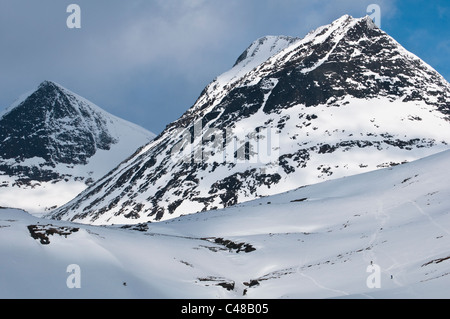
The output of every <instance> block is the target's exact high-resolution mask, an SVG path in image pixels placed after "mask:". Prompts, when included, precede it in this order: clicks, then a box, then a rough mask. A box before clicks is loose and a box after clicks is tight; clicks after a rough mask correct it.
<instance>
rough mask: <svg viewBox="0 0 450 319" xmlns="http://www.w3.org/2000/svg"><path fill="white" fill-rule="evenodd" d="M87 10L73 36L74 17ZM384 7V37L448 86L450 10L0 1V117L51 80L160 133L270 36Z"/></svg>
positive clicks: (362, 4)
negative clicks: (75, 8) (74, 11)
mask: <svg viewBox="0 0 450 319" xmlns="http://www.w3.org/2000/svg"><path fill="white" fill-rule="evenodd" d="M71 3H76V4H78V5H79V6H80V8H81V28H80V29H69V28H67V25H66V19H67V17H68V16H69V13H67V12H66V8H67V6H68V5H69V4H71ZM369 4H377V5H379V6H380V8H381V28H382V29H383V30H385V31H386V32H387V33H388V34H390V35H391V36H392V37H394V38H395V39H396V40H397V41H398V42H399V43H400V44H402V45H403V46H404V47H405V48H406V49H408V50H409V51H411V52H413V53H414V54H416V55H417V56H419V57H420V58H422V59H423V60H424V61H425V62H427V63H428V64H430V65H431V66H432V67H434V68H435V69H436V70H437V71H438V72H439V73H441V74H442V75H443V76H444V77H445V78H446V79H447V80H450V63H449V56H450V1H448V0H438V1H399V0H397V1H395V0H394V1H392V0H391V1H389V0H369V1H364V0H363V1H353V0H352V1H350V0H308V1H301V0H227V1H223V0H128V1H124V0H120V1H119V0H71V1H66V0H59V1H54V0H40V1H35V0H1V1H0V43H1V47H0V71H1V72H0V86H1V94H0V109H3V108H5V107H7V106H8V105H10V104H11V103H12V102H13V101H14V100H15V99H16V98H17V97H18V96H19V95H21V94H22V93H24V92H26V91H29V90H30V89H33V88H34V87H36V86H37V85H38V84H39V83H40V82H42V81H43V80H52V81H55V82H58V83H60V84H61V85H63V86H65V87H67V88H68V89H70V90H72V91H74V92H75V93H78V94H80V95H82V96H84V97H85V98H87V99H89V100H91V101H92V102H94V103H96V104H97V105H99V106H100V107H102V108H104V109H105V110H107V111H109V112H111V113H112V114H115V115H117V116H120V117H122V118H125V119H127V120H129V121H132V122H134V123H137V124H139V125H141V126H143V127H145V128H147V129H149V130H151V131H153V132H155V133H159V132H160V131H161V130H163V129H164V127H165V126H166V125H167V124H168V123H170V122H171V121H174V120H176V119H177V118H178V117H179V116H181V115H182V114H183V113H184V111H186V110H187V109H188V108H189V107H190V106H192V104H193V103H194V102H195V100H196V99H197V97H198V96H199V94H200V92H201V91H202V90H203V88H204V87H205V86H206V85H207V84H208V83H209V82H211V81H212V80H213V79H214V78H215V77H216V76H218V75H219V74H221V73H223V72H224V71H226V70H228V69H229V68H230V67H231V66H232V65H233V63H234V62H235V60H236V59H237V57H238V56H239V55H240V53H242V51H244V50H245V49H246V47H247V46H248V45H249V44H250V43H251V42H252V41H254V40H256V39H257V38H259V37H262V36H265V35H289V36H297V37H303V36H304V35H306V34H307V33H308V32H309V31H310V30H312V29H315V28H317V27H319V26H321V25H324V24H328V23H331V22H332V21H333V20H335V19H337V18H339V17H340V16H342V15H343V14H350V15H352V16H354V17H362V16H364V15H366V9H367V6H368V5H369Z"/></svg>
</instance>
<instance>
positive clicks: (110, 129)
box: [0, 81, 154, 212]
mask: <svg viewBox="0 0 450 319" xmlns="http://www.w3.org/2000/svg"><path fill="white" fill-rule="evenodd" d="M153 137H154V134H153V133H151V132H148V131H146V130H145V129H143V128H141V127H138V126H137V125H134V124H132V123H129V122H127V121H125V120H122V119H119V118H117V117H115V116H113V115H111V114H109V113H107V112H106V111H104V110H102V109H101V108H99V107H98V106H96V105H94V104H93V103H91V102H89V101H88V100H86V99H84V98H82V97H81V96H79V95H77V94H75V93H73V92H71V91H69V90H67V89H66V88H64V87H62V86H61V85H59V84H56V83H54V82H51V81H44V82H42V83H41V84H40V85H39V86H38V88H37V89H35V90H33V91H32V92H31V93H28V94H25V95H24V96H22V97H21V98H19V99H18V100H17V101H16V102H15V103H13V105H11V106H10V107H9V108H8V109H6V110H5V111H4V112H3V114H2V115H1V117H0V141H1V143H0V176H1V185H0V206H8V207H18V208H23V209H27V210H30V211H31V212H45V211H46V210H48V209H50V208H51V207H53V208H54V207H55V206H59V205H61V204H64V203H65V202H67V201H69V200H70V199H72V198H73V197H74V196H76V195H77V194H78V193H79V192H80V191H82V190H83V189H84V188H86V187H87V185H89V184H92V183H93V182H94V180H96V179H98V178H100V177H102V176H103V175H104V174H105V173H107V172H108V171H109V170H111V169H113V168H114V167H115V166H117V165H118V164H119V163H120V162H121V161H122V160H123V159H124V158H126V157H127V156H129V155H130V154H132V153H133V152H134V151H135V150H136V149H137V148H138V147H139V146H142V145H144V144H146V143H148V142H149V141H150V140H151V139H152V138H153Z"/></svg>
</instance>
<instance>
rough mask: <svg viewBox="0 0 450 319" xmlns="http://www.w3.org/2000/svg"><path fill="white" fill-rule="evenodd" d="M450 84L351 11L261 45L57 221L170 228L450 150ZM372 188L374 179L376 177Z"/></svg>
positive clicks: (68, 206)
mask: <svg viewBox="0 0 450 319" xmlns="http://www.w3.org/2000/svg"><path fill="white" fill-rule="evenodd" d="M449 115H450V84H449V83H448V82H447V81H446V80H445V79H444V78H443V77H442V76H441V75H440V74H438V72H436V71H435V70H434V69H433V68H431V67H430V66H429V65H428V64H426V63H425V62H423V61H422V60H421V59H419V58H418V57H417V56H415V55H414V54H412V53H410V52H408V51H407V50H405V49H404V48H403V47H402V46H401V45H400V44H399V43H397V42H396V41H395V40H394V39H392V38H391V37H390V36H389V35H387V34H386V33H385V32H384V31H382V30H381V29H379V28H378V27H377V26H376V25H375V24H374V23H373V22H372V21H371V19H370V18H369V17H364V18H358V19H357V18H353V17H351V16H348V15H345V16H343V17H341V18H339V19H337V20H336V21H334V22H332V23H331V24H329V25H326V26H322V27H320V28H318V29H316V30H314V31H312V32H310V33H309V34H308V35H306V36H305V37H304V38H302V39H300V38H293V37H285V36H280V37H274V36H268V37H264V38H261V39H258V40H256V41H255V42H253V43H252V44H251V45H250V46H249V47H248V48H247V49H246V50H245V51H244V52H243V53H242V54H241V55H240V56H239V58H238V59H237V61H236V63H235V64H234V66H233V67H232V68H231V69H230V70H229V71H227V72H225V73H224V74H222V75H220V76H218V77H217V78H216V79H215V80H214V81H213V82H211V83H210V84H209V85H208V86H207V87H206V88H205V89H204V90H203V92H202V93H201V95H200V96H199V98H198V100H197V101H196V103H195V104H194V105H193V106H192V107H191V108H190V109H188V110H187V111H186V112H185V114H183V115H182V116H181V117H180V118H179V119H178V120H176V121H174V122H173V123H170V124H169V125H168V126H167V127H166V129H165V130H164V131H163V132H162V133H161V134H159V135H158V136H157V137H156V138H155V139H154V140H153V141H152V142H150V143H149V144H147V145H146V146H145V147H143V148H141V149H140V150H139V151H138V152H136V153H135V154H134V155H133V156H131V157H129V158H128V159H127V160H126V161H123V162H122V163H121V164H120V165H119V166H117V167H116V168H115V169H114V170H112V171H111V172H109V173H108V174H107V175H106V176H104V177H103V178H102V179H100V180H98V181H97V182H96V183H95V184H93V185H91V186H90V187H89V188H88V189H86V190H85V191H84V192H82V193H81V194H79V196H77V197H76V198H75V199H74V200H72V201H71V202H69V203H68V204H66V205H64V206H62V207H60V208H58V209H56V210H55V211H53V212H51V213H50V215H49V217H52V218H55V219H67V220H72V221H77V222H83V223H93V224H113V223H119V224H133V223H140V222H148V221H160V220H165V219H170V218H174V217H177V216H180V215H183V214H190V213H195V212H199V211H204V210H211V209H216V208H222V207H227V206H230V205H234V204H238V203H242V202H244V201H248V200H251V199H255V198H259V197H263V196H267V195H272V194H276V193H281V192H283V191H287V190H291V189H294V188H298V187H301V186H304V185H307V184H313V183H317V182H320V181H323V180H328V179H333V178H338V177H343V176H349V175H354V174H357V173H362V172H366V171H371V170H376V169H379V168H385V167H390V166H393V165H398V164H401V163H405V162H408V161H412V160H415V159H418V158H422V157H425V156H427V155H430V154H434V153H437V152H440V151H443V150H446V149H448V143H450V117H449ZM368 182H370V181H368Z"/></svg>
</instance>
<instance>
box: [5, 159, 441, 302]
mask: <svg viewBox="0 0 450 319" xmlns="http://www.w3.org/2000/svg"><path fill="white" fill-rule="evenodd" d="M449 162H450V151H446V152H443V153H440V154H436V155H433V156H431V157H427V158H425V159H421V160H418V161H415V162H412V163H408V164H404V165H399V166H396V167H392V168H388V169H383V170H378V171H374V172H370V173H366V174H361V175H356V176H351V177H347V178H341V179H336V180H332V181H328V182H324V183H320V184H315V185H311V186H306V187H303V188H300V189H297V190H294V191H291V192H287V193H284V194H280V195H275V196H271V197H266V198H261V199H259V200H256V201H251V202H247V203H244V204H240V205H237V206H234V207H230V208H227V209H223V210H216V211H210V212H204V213H198V214H193V215H188V216H182V217H180V218H176V219H172V220H169V221H165V222H160V223H151V224H142V225H135V226H127V227H121V226H90V225H83V224H74V223H70V222H65V221H54V220H46V219H41V218H38V217H35V216H32V215H30V214H28V213H26V212H24V211H21V210H16V209H8V208H3V209H0V256H1V262H0V298H160V299H161V298H164V299H172V298H181V299H184V298H188V299H191V298H255V299H259V298H269V299H271V298H296V299H297V298H450V288H449V287H450V183H449V182H448V181H449V180H450V172H449V170H448V163H449ZM73 265H75V266H73ZM368 267H369V268H368ZM378 275H379V276H378ZM71 286H72V287H73V286H75V288H69V287H71ZM77 287H79V288H77Z"/></svg>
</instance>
